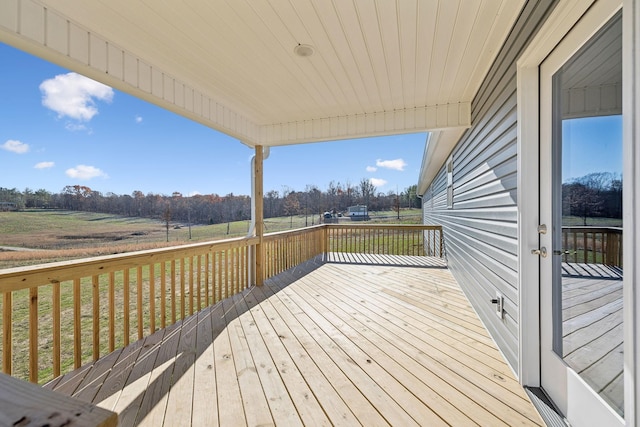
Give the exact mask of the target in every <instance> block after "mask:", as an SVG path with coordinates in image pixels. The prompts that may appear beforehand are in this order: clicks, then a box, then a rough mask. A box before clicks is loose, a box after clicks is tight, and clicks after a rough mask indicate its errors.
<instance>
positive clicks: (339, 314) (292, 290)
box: [46, 258, 543, 426]
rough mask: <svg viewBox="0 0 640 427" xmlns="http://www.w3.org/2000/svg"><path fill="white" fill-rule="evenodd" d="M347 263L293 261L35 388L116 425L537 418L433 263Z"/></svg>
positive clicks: (536, 421)
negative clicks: (109, 417) (89, 408)
mask: <svg viewBox="0 0 640 427" xmlns="http://www.w3.org/2000/svg"><path fill="white" fill-rule="evenodd" d="M353 261H354V260H353V259H352V260H347V259H334V260H331V258H329V262H326V263H325V262H321V261H320V260H314V261H309V262H306V263H304V264H302V265H300V266H298V267H295V268H293V269H290V270H288V271H286V272H284V273H282V274H280V275H278V276H276V277H273V278H271V279H269V280H267V281H266V283H265V285H264V286H262V287H254V288H251V289H249V290H248V291H246V292H244V293H243V294H240V295H236V296H235V297H232V298H229V299H226V300H224V301H223V302H221V303H219V304H217V305H215V306H212V307H209V308H207V309H204V310H202V311H201V312H200V313H198V314H196V315H193V316H191V317H188V318H186V319H184V320H183V321H181V322H179V323H178V324H175V325H173V326H170V327H168V328H166V329H164V330H160V331H158V332H156V333H155V334H153V335H151V336H149V337H147V338H146V339H144V340H141V341H138V342H136V343H134V344H133V345H131V346H129V347H126V348H124V349H122V350H119V351H116V352H114V353H111V354H109V355H107V356H105V357H104V358H102V359H100V360H98V361H97V362H95V363H93V364H90V365H86V366H84V367H82V368H81V369H79V370H77V371H74V372H72V373H69V374H67V375H65V376H63V377H61V378H58V379H56V380H54V381H52V382H51V383H49V384H48V385H47V386H46V387H49V388H52V389H54V390H56V391H59V392H61V393H64V394H67V395H72V396H74V397H77V398H78V399H80V400H83V401H87V402H93V403H96V404H98V405H99V406H101V407H104V408H107V409H111V410H114V411H116V412H117V413H119V417H120V425H122V426H129V425H152V426H156V425H171V426H173V425H223V426H227V425H234V426H235V425H274V424H276V425H331V424H333V425H349V426H352V425H357V424H362V425H387V424H391V425H430V426H437V425H475V424H480V425H492V426H499V425H505V426H506V425H543V423H542V421H541V419H540V417H539V415H538V413H537V412H536V411H535V409H534V407H533V405H532V404H531V402H530V401H529V399H528V398H527V396H526V394H525V392H524V390H523V389H522V387H521V386H520V385H519V384H518V382H517V381H516V379H515V378H514V376H513V374H512V372H511V370H510V368H509V367H508V366H507V364H506V363H505V361H504V359H503V358H502V356H501V354H500V353H499V351H498V350H497V348H496V346H495V344H494V342H493V341H492V339H491V338H490V337H489V335H488V333H487V331H486V330H485V329H484V327H483V325H482V323H481V322H480V320H479V319H478V318H477V316H476V314H475V312H474V311H473V309H472V308H471V306H470V304H469V302H468V300H467V299H466V297H465V296H464V294H463V293H462V291H461V290H460V288H459V286H458V284H457V283H456V282H455V280H454V279H453V277H452V276H451V274H450V273H449V271H448V270H447V269H446V268H444V265H431V266H429V267H432V268H430V269H426V268H425V267H427V265H415V266H410V267H407V266H405V267H397V266H396V264H395V262H397V260H392V259H388V260H387V262H388V263H389V264H391V265H381V264H383V262H382V261H381V260H378V265H362V264H357V263H355V262H353ZM415 261H416V262H418V260H415ZM420 262H423V263H427V262H433V261H428V259H427V258H425V259H423V260H421V261H420ZM436 264H437V263H436ZM434 267H435V268H434Z"/></svg>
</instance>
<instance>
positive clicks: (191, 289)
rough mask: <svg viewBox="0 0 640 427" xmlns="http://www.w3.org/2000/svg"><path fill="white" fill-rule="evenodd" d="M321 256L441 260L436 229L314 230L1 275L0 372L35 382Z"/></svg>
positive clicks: (439, 234) (342, 227)
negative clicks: (259, 268) (259, 265)
mask: <svg viewBox="0 0 640 427" xmlns="http://www.w3.org/2000/svg"><path fill="white" fill-rule="evenodd" d="M260 243H261V244H262V252H263V253H264V260H263V266H264V268H263V271H264V275H265V278H268V277H271V276H274V275H276V274H278V273H280V272H282V271H284V270H287V269H289V268H292V267H294V266H296V265H299V264H301V263H303V262H304V261H306V260H309V259H311V258H313V257H315V256H317V255H321V254H323V253H327V252H362V253H375V254H393V255H428V256H442V254H443V246H442V230H441V228H440V227H435V226H406V225H396V226H394V225H381V226H378V225H366V224H349V225H336V224H331V225H320V226H315V227H309V228H305V229H300V230H292V231H286V232H280V233H272V234H268V235H265V236H264V237H263V239H262V241H261V240H260V239H259V238H257V237H252V238H239V239H229V240H223V241H218V242H208V243H199V244H192V245H185V246H178V247H173V248H163V249H154V250H148V251H140V252H133V253H127V254H117V255H110V256H102V257H95V258H90V259H82V260H74V261H65V262H57V263H51V264H42V265H38V266H30V267H18V268H12V269H6V270H2V271H0V296H1V299H0V311H1V312H2V316H0V335H1V340H0V356H1V358H2V371H3V372H4V373H7V374H11V375H13V376H16V377H18V378H22V379H28V380H30V381H31V382H35V383H38V382H40V383H42V382H46V381H48V380H51V379H53V378H55V377H57V376H59V375H61V374H63V373H66V372H68V371H71V370H73V369H77V368H79V367H80V366H81V365H82V364H84V363H87V362H89V361H92V360H96V359H98V358H99V357H100V356H101V355H105V354H107V353H109V352H112V351H114V350H115V349H117V348H121V347H124V346H127V345H129V343H131V342H133V341H136V340H139V339H141V338H143V337H145V336H147V335H150V334H152V333H153V332H155V331H156V330H158V329H160V328H165V327H166V326H169V325H171V324H173V323H176V322H178V321H180V320H181V319H183V318H185V317H187V316H189V315H191V314H193V313H195V312H197V311H199V310H201V309H203V308H205V307H207V306H210V305H213V304H216V303H218V302H219V301H221V300H222V299H224V298H227V297H229V296H232V295H234V294H236V293H238V292H242V291H243V290H244V289H247V288H248V287H250V286H251V285H252V284H254V283H255V277H253V276H254V274H255V271H256V270H255V269H254V266H255V265H256V264H255V262H256V261H255V259H254V257H255V254H256V253H257V251H256V245H258V244H260Z"/></svg>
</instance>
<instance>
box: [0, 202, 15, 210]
mask: <svg viewBox="0 0 640 427" xmlns="http://www.w3.org/2000/svg"><path fill="white" fill-rule="evenodd" d="M17 210H18V205H17V204H15V203H13V202H0V212H9V211H17Z"/></svg>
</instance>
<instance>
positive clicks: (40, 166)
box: [34, 162, 55, 169]
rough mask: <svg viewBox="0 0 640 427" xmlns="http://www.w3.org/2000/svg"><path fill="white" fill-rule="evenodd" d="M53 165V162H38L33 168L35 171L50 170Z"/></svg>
mask: <svg viewBox="0 0 640 427" xmlns="http://www.w3.org/2000/svg"><path fill="white" fill-rule="evenodd" d="M54 165H55V163H53V162H40V163H37V164H36V165H35V166H34V168H35V169H49V168H52V167H53V166H54Z"/></svg>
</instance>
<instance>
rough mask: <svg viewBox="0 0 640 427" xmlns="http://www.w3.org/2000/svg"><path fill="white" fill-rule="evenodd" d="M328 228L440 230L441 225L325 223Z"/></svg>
mask: <svg viewBox="0 0 640 427" xmlns="http://www.w3.org/2000/svg"><path fill="white" fill-rule="evenodd" d="M325 226H326V227H328V228H342V229H347V228H356V229H357V228H380V229H391V230H442V226H441V225H428V224H325Z"/></svg>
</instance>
